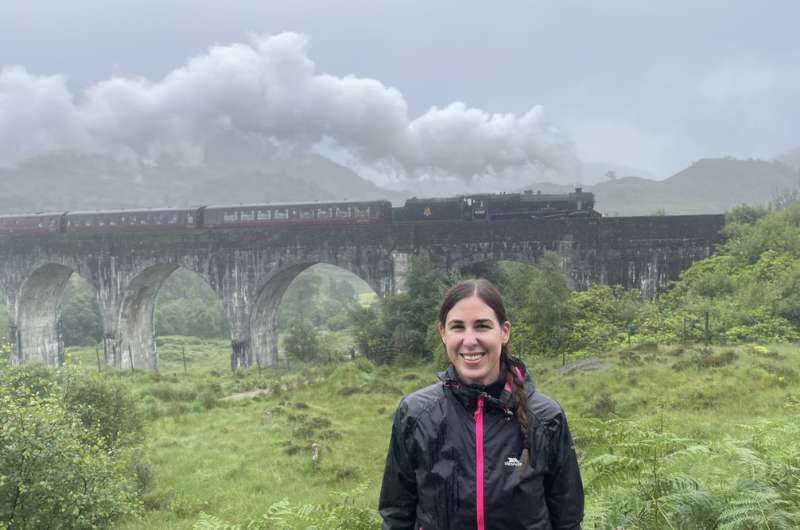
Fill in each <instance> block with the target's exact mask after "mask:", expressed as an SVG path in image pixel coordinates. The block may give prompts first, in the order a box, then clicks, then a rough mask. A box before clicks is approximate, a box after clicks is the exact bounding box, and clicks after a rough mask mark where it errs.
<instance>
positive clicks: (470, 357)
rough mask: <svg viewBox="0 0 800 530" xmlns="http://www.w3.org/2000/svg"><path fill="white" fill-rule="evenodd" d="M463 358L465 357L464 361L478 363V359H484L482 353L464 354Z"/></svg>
mask: <svg viewBox="0 0 800 530" xmlns="http://www.w3.org/2000/svg"><path fill="white" fill-rule="evenodd" d="M461 356H462V357H464V359H466V360H468V361H477V360H478V359H480V358H481V357H483V354H482V353H462V354H461Z"/></svg>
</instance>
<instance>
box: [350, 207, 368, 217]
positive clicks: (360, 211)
mask: <svg viewBox="0 0 800 530" xmlns="http://www.w3.org/2000/svg"><path fill="white" fill-rule="evenodd" d="M353 211H354V212H355V217H367V216H368V215H369V210H368V209H367V208H365V207H363V206H355V207H354V208H353Z"/></svg>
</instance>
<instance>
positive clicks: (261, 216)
mask: <svg viewBox="0 0 800 530" xmlns="http://www.w3.org/2000/svg"><path fill="white" fill-rule="evenodd" d="M271 213H272V211H271V210H258V211H257V212H256V219H257V220H258V221H269V220H270V219H271V218H272V215H270V214H271Z"/></svg>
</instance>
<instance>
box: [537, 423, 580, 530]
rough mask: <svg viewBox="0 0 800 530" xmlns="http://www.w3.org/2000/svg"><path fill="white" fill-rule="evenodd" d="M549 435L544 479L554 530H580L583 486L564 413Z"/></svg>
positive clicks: (551, 425) (552, 425) (553, 424)
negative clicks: (546, 473)
mask: <svg viewBox="0 0 800 530" xmlns="http://www.w3.org/2000/svg"><path fill="white" fill-rule="evenodd" d="M548 429H549V430H550V431H551V432H550V434H551V436H552V438H551V439H550V442H551V444H552V446H551V453H550V454H551V456H552V460H551V468H550V469H551V473H549V474H548V476H547V477H546V478H545V498H546V499H547V508H548V510H549V511H550V521H551V524H552V526H553V529H554V530H580V528H581V521H582V520H583V482H582V481H581V474H580V470H579V469H578V457H577V455H576V454H575V446H574V445H573V443H572V436H571V435H570V433H569V427H568V426H567V418H566V416H565V415H564V413H563V411H562V413H561V415H560V416H558V417H557V418H555V420H554V422H553V423H552V424H550V425H549V426H548Z"/></svg>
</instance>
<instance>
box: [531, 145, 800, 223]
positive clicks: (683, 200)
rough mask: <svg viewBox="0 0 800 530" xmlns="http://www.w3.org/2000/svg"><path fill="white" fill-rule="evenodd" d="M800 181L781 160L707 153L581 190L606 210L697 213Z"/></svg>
mask: <svg viewBox="0 0 800 530" xmlns="http://www.w3.org/2000/svg"><path fill="white" fill-rule="evenodd" d="M799 184H800V178H799V176H798V173H797V171H795V170H794V169H793V168H791V167H789V166H787V165H786V164H783V163H781V162H772V161H765V160H736V159H729V158H707V159H702V160H699V161H697V162H695V163H694V164H692V165H691V166H689V167H688V168H686V169H684V170H683V171H681V172H680V173H677V174H675V175H673V176H671V177H669V178H667V179H665V180H660V181H657V180H650V179H645V178H641V177H623V178H617V179H614V180H608V181H605V182H601V183H599V184H595V185H594V186H584V189H585V190H586V191H591V192H593V193H594V194H595V208H596V209H597V210H598V211H601V212H603V213H604V214H605V215H650V214H654V213H667V214H700V213H721V212H724V211H727V210H729V209H730V208H732V207H734V206H736V205H739V204H751V205H760V204H767V203H769V202H770V201H773V200H774V199H775V198H776V197H777V196H778V195H780V194H781V193H785V192H787V191H791V190H795V189H797V187H798V185H799ZM527 188H532V189H541V190H542V191H543V192H548V191H549V192H564V191H569V190H570V189H571V188H572V187H571V186H557V185H547V184H539V183H537V184H532V185H531V186H527Z"/></svg>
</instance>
